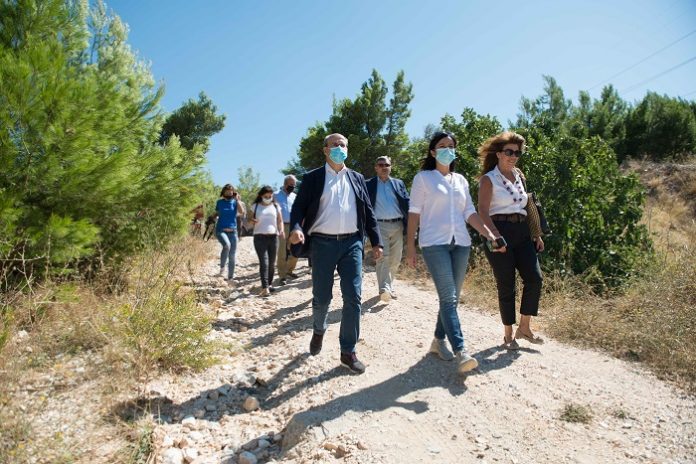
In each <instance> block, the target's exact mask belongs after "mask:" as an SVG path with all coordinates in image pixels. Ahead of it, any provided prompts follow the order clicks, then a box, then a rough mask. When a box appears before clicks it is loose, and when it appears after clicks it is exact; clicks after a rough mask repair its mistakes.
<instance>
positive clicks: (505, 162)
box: [478, 132, 544, 350]
mask: <svg viewBox="0 0 696 464" xmlns="http://www.w3.org/2000/svg"><path fill="white" fill-rule="evenodd" d="M524 149H525V140H524V138H523V137H522V136H521V135H519V134H517V133H515V132H502V133H500V134H497V135H495V136H493V137H491V138H489V139H488V140H486V141H485V142H484V143H483V145H481V147H480V148H479V155H480V157H481V163H482V170H481V174H482V175H481V179H480V180H479V196H478V210H479V215H480V216H481V219H482V220H483V222H484V223H485V224H486V225H488V226H489V227H491V228H495V229H497V230H498V231H499V232H500V233H501V234H502V236H503V237H504V238H505V241H506V242H507V251H506V252H505V253H491V252H490V251H488V250H485V253H486V257H487V258H488V262H489V263H490V264H491V267H492V268H493V274H494V275H495V280H496V284H497V287H498V306H499V308H500V316H501V318H502V320H503V326H504V338H503V346H504V347H505V348H507V349H511V350H517V349H519V344H518V343H517V341H516V339H520V338H522V339H525V340H527V341H529V342H531V343H535V344H541V343H543V340H542V339H541V338H540V337H539V336H537V335H534V333H533V332H532V329H531V327H530V321H531V318H532V316H536V315H537V314H538V312H539V299H540V297H541V284H542V276H541V268H540V267H539V260H538V259H537V252H541V251H543V250H544V241H543V240H542V239H541V237H530V233H529V226H528V224H527V212H526V211H525V206H526V205H527V201H528V196H527V192H526V191H525V185H524V184H525V182H524V177H523V175H522V172H521V171H520V170H519V169H518V168H517V167H516V164H517V161H518V160H519V158H520V156H522V153H523V152H524ZM515 271H517V272H519V274H520V277H521V278H522V283H523V287H522V302H521V305H520V324H519V326H518V327H517V330H516V332H515V335H514V337H513V335H512V326H513V324H515V322H516V318H515V315H516V314H515V293H516V288H515Z"/></svg>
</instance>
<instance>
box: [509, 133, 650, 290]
mask: <svg viewBox="0 0 696 464" xmlns="http://www.w3.org/2000/svg"><path fill="white" fill-rule="evenodd" d="M521 133H522V134H523V135H524V136H525V137H526V138H527V143H528V154H527V155H526V156H525V157H523V158H522V159H521V163H520V167H521V169H522V170H523V171H524V172H525V174H526V176H527V178H528V182H527V185H528V188H529V190H530V191H535V192H536V193H537V194H538V196H539V198H540V199H541V201H542V203H543V206H544V210H545V213H546V217H547V218H548V220H549V223H550V226H551V228H552V229H553V234H552V235H551V236H548V237H545V239H544V241H545V243H546V252H545V253H544V254H545V256H546V257H545V258H544V259H543V261H544V265H545V266H546V267H549V268H553V269H557V270H560V271H561V272H569V273H573V274H583V275H585V276H586V277H587V279H588V281H589V282H590V283H592V284H593V285H595V287H596V288H597V289H600V290H601V289H604V288H606V287H616V286H618V285H620V284H621V283H622V282H624V281H626V279H628V278H630V277H631V276H633V275H635V274H636V273H637V272H638V271H639V270H640V268H641V266H642V264H643V263H644V262H645V261H644V260H645V259H646V258H648V257H649V256H650V254H651V242H650V238H649V236H648V233H647V229H646V228H645V226H643V225H642V224H640V219H641V217H642V215H643V202H644V191H643V188H642V187H641V186H640V183H639V181H638V179H637V177H636V176H635V175H631V174H624V173H623V172H622V171H621V170H620V169H619V165H618V163H617V160H616V154H615V153H614V152H613V151H612V149H611V148H610V147H609V145H608V144H607V143H606V142H605V141H603V140H602V139H600V138H599V137H592V138H588V139H578V138H574V137H560V138H558V139H549V138H547V137H546V136H544V135H543V134H540V133H538V132H534V131H533V130H526V131H525V130H522V131H521Z"/></svg>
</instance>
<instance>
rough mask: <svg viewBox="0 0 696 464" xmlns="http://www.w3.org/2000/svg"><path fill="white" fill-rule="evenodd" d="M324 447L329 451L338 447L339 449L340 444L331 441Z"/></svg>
mask: <svg viewBox="0 0 696 464" xmlns="http://www.w3.org/2000/svg"><path fill="white" fill-rule="evenodd" d="M323 447H324V449H325V450H327V451H336V449H338V445H335V444H334V443H331V442H329V441H327V442H326V443H324V445H323Z"/></svg>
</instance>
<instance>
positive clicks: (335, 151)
mask: <svg viewBox="0 0 696 464" xmlns="http://www.w3.org/2000/svg"><path fill="white" fill-rule="evenodd" d="M329 158H331V161H333V162H334V163H336V164H343V162H344V161H345V160H346V158H348V149H347V148H343V147H333V148H331V151H330V152H329Z"/></svg>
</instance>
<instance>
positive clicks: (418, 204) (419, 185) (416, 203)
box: [408, 174, 425, 214]
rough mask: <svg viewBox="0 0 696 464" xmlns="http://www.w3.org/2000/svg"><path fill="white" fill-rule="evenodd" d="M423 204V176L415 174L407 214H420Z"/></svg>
mask: <svg viewBox="0 0 696 464" xmlns="http://www.w3.org/2000/svg"><path fill="white" fill-rule="evenodd" d="M424 203H425V182H423V176H421V175H420V174H416V177H414V178H413V185H411V200H410V201H409V206H408V212H409V213H415V214H420V213H421V210H422V209H423V204H424Z"/></svg>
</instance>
